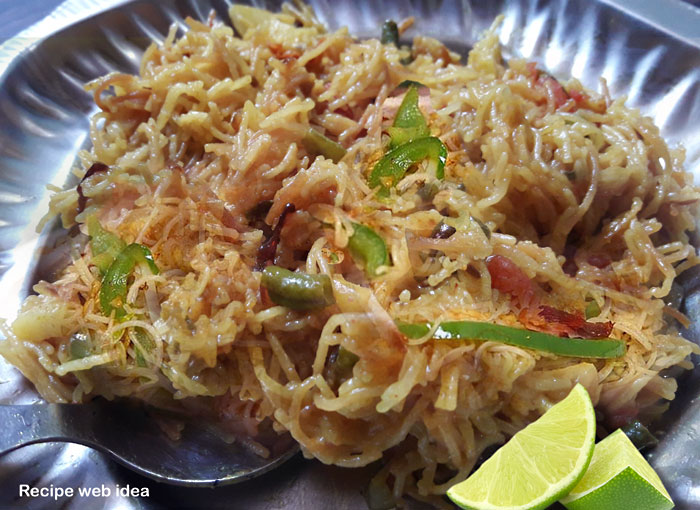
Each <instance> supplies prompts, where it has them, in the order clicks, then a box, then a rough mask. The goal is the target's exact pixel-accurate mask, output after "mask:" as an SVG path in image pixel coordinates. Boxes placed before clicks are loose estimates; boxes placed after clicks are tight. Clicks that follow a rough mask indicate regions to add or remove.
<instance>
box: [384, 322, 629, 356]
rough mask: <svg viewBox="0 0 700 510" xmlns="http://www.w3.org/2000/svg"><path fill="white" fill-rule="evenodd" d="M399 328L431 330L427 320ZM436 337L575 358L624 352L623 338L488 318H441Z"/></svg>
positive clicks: (411, 334) (413, 332) (412, 334)
mask: <svg viewBox="0 0 700 510" xmlns="http://www.w3.org/2000/svg"><path fill="white" fill-rule="evenodd" d="M398 327H399V331H401V333H403V334H404V335H406V336H407V337H408V338H421V337H423V336H425V335H427V334H428V332H429V331H430V328H431V325H430V323H424V324H405V323H400V324H398ZM433 338H436V339H438V340H479V341H491V342H500V343H504V344H508V345H517V346H518V347H526V348H528V349H534V350H537V351H543V352H549V353H551V354H557V355H559V356H572V357H575V358H619V357H620V356H622V355H623V354H624V353H625V343H624V342H623V341H622V340H614V339H607V340H590V339H584V338H562V337H559V336H554V335H549V334H547V333H541V332H539V331H530V330H527V329H520V328H513V327H510V326H502V325H500V324H491V323H489V322H473V321H452V322H443V323H442V324H440V325H439V326H438V327H437V329H436V330H435V331H434V332H433Z"/></svg>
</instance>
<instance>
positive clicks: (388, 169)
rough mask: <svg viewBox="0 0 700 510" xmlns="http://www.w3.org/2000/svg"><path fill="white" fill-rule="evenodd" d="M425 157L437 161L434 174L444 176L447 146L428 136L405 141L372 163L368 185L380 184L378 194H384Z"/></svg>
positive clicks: (374, 186) (439, 177) (438, 176)
mask: <svg viewBox="0 0 700 510" xmlns="http://www.w3.org/2000/svg"><path fill="white" fill-rule="evenodd" d="M426 158H428V159H431V160H433V161H435V162H436V163H437V170H436V171H435V176H436V177H437V178H438V179H443V178H444V177H445V162H446V161H447V148H446V147H445V144H444V143H442V142H441V141H440V139H439V138H435V137H434V136H428V137H425V138H418V139H417V140H413V141H411V142H408V143H405V144H403V145H401V146H399V147H397V148H396V149H393V150H391V151H389V152H387V153H386V154H385V155H384V157H383V158H382V159H380V160H379V161H378V162H377V164H376V165H374V168H373V169H372V173H371V174H370V176H369V185H370V187H371V188H376V187H377V186H380V187H381V188H380V190H379V195H380V196H386V195H387V194H388V192H389V188H391V187H393V186H395V185H396V183H398V182H399V181H400V180H401V179H403V176H404V175H406V172H407V171H408V170H409V169H410V168H411V167H412V166H413V165H415V164H416V163H419V162H421V161H423V160H424V159H426Z"/></svg>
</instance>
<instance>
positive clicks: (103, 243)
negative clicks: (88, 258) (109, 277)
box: [85, 216, 126, 274]
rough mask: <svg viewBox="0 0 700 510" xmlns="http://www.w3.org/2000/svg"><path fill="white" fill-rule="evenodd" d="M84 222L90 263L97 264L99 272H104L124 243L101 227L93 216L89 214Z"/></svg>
mask: <svg viewBox="0 0 700 510" xmlns="http://www.w3.org/2000/svg"><path fill="white" fill-rule="evenodd" d="M85 224H86V225H87V228H88V235H89V236H90V249H91V250H92V263H93V264H95V265H96V266H97V268H98V269H99V270H100V273H101V274H104V273H105V272H106V271H107V269H109V266H110V265H111V264H112V262H114V259H115V258H117V255H119V253H120V252H121V251H122V250H123V249H124V248H126V243H125V242H124V241H122V240H121V239H119V237H117V236H115V235H114V234H112V233H111V232H107V231H106V230H105V229H104V228H102V225H100V222H99V220H98V219H97V218H96V217H95V216H89V217H88V219H87V221H86V222H85Z"/></svg>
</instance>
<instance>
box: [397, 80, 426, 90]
mask: <svg viewBox="0 0 700 510" xmlns="http://www.w3.org/2000/svg"><path fill="white" fill-rule="evenodd" d="M409 87H416V88H419V89H420V88H423V87H425V88H426V89H427V88H428V86H427V85H423V84H422V83H421V82H419V81H413V80H404V81H402V82H401V83H399V84H398V85H397V86H396V88H397V89H407V88H409Z"/></svg>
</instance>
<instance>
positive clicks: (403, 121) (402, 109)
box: [387, 84, 430, 149]
mask: <svg viewBox="0 0 700 510" xmlns="http://www.w3.org/2000/svg"><path fill="white" fill-rule="evenodd" d="M387 131H388V132H389V136H390V137H391V143H390V144H389V147H390V148H392V149H395V148H396V147H399V146H400V145H403V144H405V143H407V142H410V141H411V140H415V139H416V138H423V137H426V136H428V135H430V130H429V129H428V123H427V122H426V121H425V117H423V114H422V113H421V111H420V108H419V107H418V87H417V86H416V85H414V84H411V85H409V86H408V91H407V92H406V95H405V96H404V97H403V101H401V105H400V106H399V109H398V110H397V111H396V116H395V117H394V123H393V124H392V126H391V127H390V128H389V129H387Z"/></svg>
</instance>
